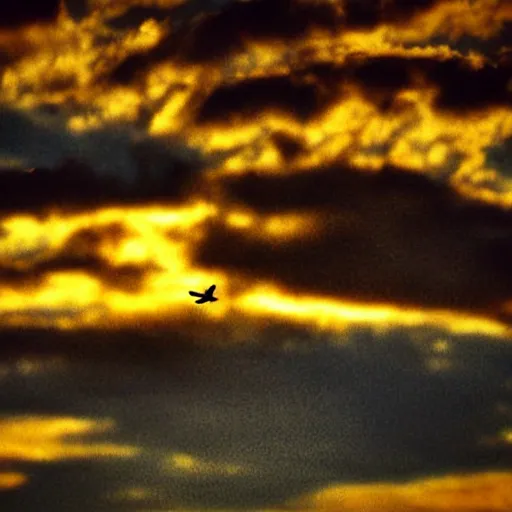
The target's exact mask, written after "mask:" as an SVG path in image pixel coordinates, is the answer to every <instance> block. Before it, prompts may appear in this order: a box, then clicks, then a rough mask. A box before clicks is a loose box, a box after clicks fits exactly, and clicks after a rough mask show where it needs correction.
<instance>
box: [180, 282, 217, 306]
mask: <svg viewBox="0 0 512 512" xmlns="http://www.w3.org/2000/svg"><path fill="white" fill-rule="evenodd" d="M214 290H215V285H214V284H212V285H211V286H210V288H208V290H206V291H205V292H204V293H197V292H188V293H189V294H190V295H192V297H201V298H200V299H199V300H196V304H204V303H205V302H215V301H216V300H219V299H217V298H216V297H214V296H213V292H214Z"/></svg>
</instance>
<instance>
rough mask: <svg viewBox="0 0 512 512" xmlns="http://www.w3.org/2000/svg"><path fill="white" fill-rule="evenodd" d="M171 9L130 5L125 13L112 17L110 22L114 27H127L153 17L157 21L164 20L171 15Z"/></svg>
mask: <svg viewBox="0 0 512 512" xmlns="http://www.w3.org/2000/svg"><path fill="white" fill-rule="evenodd" d="M171 13H172V10H171V9H163V8H159V7H140V6H136V7H130V8H129V9H127V11H126V12H124V13H123V14H121V15H119V16H116V17H114V18H110V19H109V20H108V24H109V25H110V26H112V27H113V28H117V29H126V28H132V27H134V26H137V25H140V24H141V23H144V22H145V21H146V20H148V19H150V18H152V19H154V20H157V21H163V20H166V19H168V18H169V16H170V15H171Z"/></svg>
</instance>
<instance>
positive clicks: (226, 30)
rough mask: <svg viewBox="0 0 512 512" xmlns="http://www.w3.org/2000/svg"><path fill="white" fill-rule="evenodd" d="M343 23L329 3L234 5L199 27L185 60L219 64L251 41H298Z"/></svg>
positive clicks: (288, 0) (286, 0)
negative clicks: (216, 61) (318, 29)
mask: <svg viewBox="0 0 512 512" xmlns="http://www.w3.org/2000/svg"><path fill="white" fill-rule="evenodd" d="M340 20H341V19H340V15H339V12H338V9H337V8H336V6H335V5H334V4H331V3H327V2H315V3H310V2H294V1H293V0H253V1H251V2H232V3H230V4H228V6H227V7H226V8H225V9H223V10H222V11H219V12H217V13H214V14H211V15H209V16H207V17H205V18H204V19H202V20H200V21H199V22H198V23H197V24H196V26H195V27H194V28H193V29H192V31H191V32H190V33H189V35H188V37H187V39H186V41H184V44H183V47H182V52H181V56H182V57H183V58H186V59H187V60H189V59H190V60H193V61H203V60H215V59H218V58H222V57H223V56H225V55H227V54H229V53H231V52H232V51H234V50H239V49H240V48H242V47H243V45H244V42H245V41H247V40H250V39H257V40H265V39H266V40H272V39H287V40H290V39H296V38H298V37H300V36H301V35H303V34H305V33H306V32H307V31H308V30H311V29H313V28H315V27H318V28H323V29H328V30H334V29H335V28H336V27H338V26H339V23H340Z"/></svg>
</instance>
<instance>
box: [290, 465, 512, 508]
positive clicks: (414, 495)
mask: <svg viewBox="0 0 512 512" xmlns="http://www.w3.org/2000/svg"><path fill="white" fill-rule="evenodd" d="M511 483H512V474H511V473H507V472H503V473H499V472H494V473H493V472H488V473H476V474H469V475H447V476H444V477H437V478H429V479H424V480H416V481H410V482H407V483H397V482H392V483H375V484H373V483H370V484H355V485H354V484H344V485H333V486H331V487H327V488H326V489H322V490H320V491H318V492H316V493H313V494H312V495H310V496H308V497H305V498H304V499H299V500H297V501H296V502H293V503H292V504H291V505H290V507H287V508H286V510H290V509H291V510H297V511H299V510H304V511H306V510H308V511H313V510H322V511H324V512H327V511H330V510H333V511H334V510H339V509H340V507H342V508H343V510H346V511H347V512H351V511H354V512H355V511H360V510H365V512H374V511H375V512H377V511H379V512H393V511H395V510H400V511H402V512H414V511H416V510H419V509H421V510H429V511H431V512H438V511H439V512H441V511H445V510H453V511H457V512H480V511H483V510H485V511H490V512H494V511H496V512H502V511H503V512H505V511H506V510H509V509H510V507H511V506H512V501H511V500H510V493H509V488H510V485H511Z"/></svg>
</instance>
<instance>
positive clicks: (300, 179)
mask: <svg viewBox="0 0 512 512" xmlns="http://www.w3.org/2000/svg"><path fill="white" fill-rule="evenodd" d="M223 187H224V193H225V197H226V198H228V200H231V201H234V202H236V203H243V204H245V205H246V206H247V207H248V208H254V209H255V210H256V211H260V212H266V213H269V212H276V211H280V212H286V211H289V212H293V211H301V212H303V213H305V212H314V213H316V214H317V215H318V218H319V219H323V221H319V225H320V229H319V230H317V231H316V233H315V234H313V235H312V236H308V237H303V238H302V239H298V240H294V241H290V242H289V243H286V244H275V243H273V242H272V241H271V240H269V239H266V240H265V239H264V238H260V237H256V236H253V235H252V232H251V230H250V229H249V230H246V231H240V230H237V229H233V228H230V227H229V226H226V225H222V224H219V223H215V222H213V224H212V225H211V227H210V229H209V230H208V232H207V235H206V237H205V238H204V239H203V240H202V241H201V242H200V243H199V244H198V246H197V250H196V251H195V253H194V261H195V263H196V264H197V265H200V266H201V267H206V268H211V269H215V270H216V271H219V270H223V271H225V272H227V273H229V274H232V273H233V272H235V273H236V274H241V275H244V276H246V277H247V278H249V276H250V279H252V280H255V281H258V280H272V281H274V283H276V284H279V285H280V286H284V287H285V288H286V289H287V290H290V291H293V292H295V293H297V294H299V295H300V294H303V293H316V294H319V295H324V296H328V297H331V298H335V297H337V298H339V299H345V300H348V299H349V298H350V299H354V300H361V301H369V302H377V303H379V302H386V303H387V302H393V303H401V304H403V305H406V304H407V305H411V306H422V307H434V308H435V307H437V308H450V309H451V308H454V309H460V310H466V311H473V312H475V313H477V312H480V313H484V312H485V313H489V314H491V315H493V314H496V313H497V311H498V310H497V307H498V308H499V304H503V303H504V302H505V301H506V300H507V298H508V297H509V293H510V289H511V286H512V276H511V275H510V272H509V270H508V267H507V265H505V264H501V263H500V262H501V261H503V263H504V262H505V260H504V259H503V258H505V259H506V257H505V254H508V251H509V249H508V242H507V240H508V236H510V234H511V230H512V218H510V215H509V214H508V212H507V211H504V210H501V209H500V208H498V207H493V206H484V205H479V204H477V203H474V202H471V201H464V200H463V199H461V198H460V197H457V194H455V193H454V192H451V191H449V190H446V189H445V188H444V187H442V186H440V185H438V184H435V183H432V182H431V181H429V180H428V179H427V178H425V177H422V176H420V175H417V176H415V175H411V174H407V173H404V172H401V171H399V170H397V169H392V168H388V169H386V170H383V171H381V172H380V173H378V174H363V173H359V172H355V171H351V170H350V169H349V168H346V167H342V166H340V165H333V166H331V167H324V168H323V169H318V170H316V171H315V172H314V173H313V172H304V173H298V174H296V175H263V174H246V175H242V176H234V177H231V178H225V179H223ZM257 229H258V228H257V227H255V228H254V231H256V230H257ZM493 232H496V233H498V232H499V235H498V237H494V236H493V235H492V233H493ZM306 264H307V271H305V267H304V265H306Z"/></svg>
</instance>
